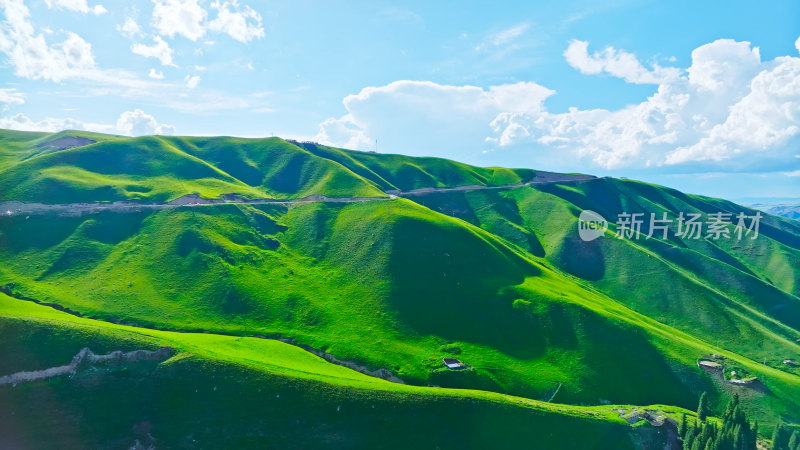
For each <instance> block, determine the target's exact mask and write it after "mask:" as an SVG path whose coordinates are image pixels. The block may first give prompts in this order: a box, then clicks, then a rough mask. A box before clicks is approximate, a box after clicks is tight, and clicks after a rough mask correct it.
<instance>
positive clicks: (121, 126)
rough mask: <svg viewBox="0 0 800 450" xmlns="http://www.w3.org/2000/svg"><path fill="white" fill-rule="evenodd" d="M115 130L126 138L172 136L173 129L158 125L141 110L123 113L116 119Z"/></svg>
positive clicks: (168, 126) (169, 126)
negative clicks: (152, 135) (155, 135)
mask: <svg viewBox="0 0 800 450" xmlns="http://www.w3.org/2000/svg"><path fill="white" fill-rule="evenodd" d="M117 130H118V131H119V132H121V133H122V134H124V135H126V136H143V135H151V134H160V135H166V136H169V135H173V134H175V127H173V126H172V125H167V124H163V123H162V124H159V123H158V122H157V121H156V119H155V117H153V116H151V115H150V114H147V113H145V112H144V111H142V110H141V109H135V110H133V111H125V112H124V113H122V114H120V116H119V119H117Z"/></svg>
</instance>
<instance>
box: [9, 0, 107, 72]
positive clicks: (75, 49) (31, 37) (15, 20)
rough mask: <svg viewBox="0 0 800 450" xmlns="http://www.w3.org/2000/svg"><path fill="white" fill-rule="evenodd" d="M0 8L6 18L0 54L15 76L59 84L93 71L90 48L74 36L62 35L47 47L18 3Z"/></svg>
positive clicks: (22, 4) (24, 7)
mask: <svg viewBox="0 0 800 450" xmlns="http://www.w3.org/2000/svg"><path fill="white" fill-rule="evenodd" d="M0 7H2V8H3V10H4V12H5V16H6V20H5V21H3V22H2V23H0V52H2V53H4V54H5V55H6V57H7V59H8V62H9V63H11V65H12V66H14V73H15V74H16V75H17V76H20V77H24V78H29V79H34V80H37V79H44V80H51V81H62V80H65V79H68V78H76V77H80V76H81V74H82V73H85V72H86V71H90V70H92V69H94V67H95V61H94V56H93V55H92V45H91V44H89V43H88V42H86V41H85V40H83V38H81V37H80V36H78V35H77V34H75V33H72V32H66V39H64V40H63V41H61V42H59V43H56V44H54V45H49V44H48V43H47V41H46V39H45V37H44V34H42V33H36V30H35V29H34V27H33V25H32V24H31V22H30V12H29V11H28V8H27V7H26V6H25V4H24V3H23V2H22V1H21V0H5V1H3V2H0Z"/></svg>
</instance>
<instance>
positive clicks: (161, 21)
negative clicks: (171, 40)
mask: <svg viewBox="0 0 800 450" xmlns="http://www.w3.org/2000/svg"><path fill="white" fill-rule="evenodd" d="M153 3H154V5H153V27H155V29H156V30H157V31H158V32H159V33H160V34H162V35H164V36H169V37H174V36H176V35H180V36H183V37H185V38H187V39H190V40H192V41H196V40H198V39H200V38H201V37H203V36H204V35H205V34H206V17H207V16H208V12H206V10H205V8H203V7H202V6H200V4H199V3H198V2H197V0H153Z"/></svg>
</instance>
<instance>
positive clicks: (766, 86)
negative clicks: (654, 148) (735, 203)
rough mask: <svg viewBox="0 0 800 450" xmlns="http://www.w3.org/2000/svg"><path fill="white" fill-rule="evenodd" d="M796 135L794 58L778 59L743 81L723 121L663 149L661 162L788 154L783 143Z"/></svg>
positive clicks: (799, 124) (799, 131)
mask: <svg viewBox="0 0 800 450" xmlns="http://www.w3.org/2000/svg"><path fill="white" fill-rule="evenodd" d="M799 135H800V58H792V57H783V58H778V59H777V60H776V61H775V63H774V66H773V67H771V68H767V69H765V70H762V71H761V72H759V73H758V75H756V76H755V77H754V78H753V79H752V80H751V81H750V82H749V92H748V93H747V95H745V96H744V97H743V98H742V99H741V100H739V101H738V102H736V103H734V104H733V105H732V106H730V107H729V113H728V116H727V118H726V119H725V120H724V122H721V123H718V124H716V125H714V126H713V127H712V128H711V129H710V130H709V131H708V133H707V134H705V135H704V136H703V137H702V138H701V139H700V140H699V141H698V142H696V143H693V144H691V145H687V146H681V147H679V148H677V149H676V150H675V151H673V152H671V153H669V154H668V155H667V158H666V161H665V162H666V163H667V164H680V163H685V162H691V161H705V160H712V161H726V160H730V159H733V158H739V159H746V160H752V159H761V158H763V157H765V156H772V157H775V156H776V152H781V153H784V155H783V159H789V158H791V154H793V153H794V150H790V148H791V146H789V145H787V144H789V143H790V142H791V141H792V140H793V139H796V138H797V137H798V136H799ZM781 149H783V150H781ZM756 163H757V161H753V164H756Z"/></svg>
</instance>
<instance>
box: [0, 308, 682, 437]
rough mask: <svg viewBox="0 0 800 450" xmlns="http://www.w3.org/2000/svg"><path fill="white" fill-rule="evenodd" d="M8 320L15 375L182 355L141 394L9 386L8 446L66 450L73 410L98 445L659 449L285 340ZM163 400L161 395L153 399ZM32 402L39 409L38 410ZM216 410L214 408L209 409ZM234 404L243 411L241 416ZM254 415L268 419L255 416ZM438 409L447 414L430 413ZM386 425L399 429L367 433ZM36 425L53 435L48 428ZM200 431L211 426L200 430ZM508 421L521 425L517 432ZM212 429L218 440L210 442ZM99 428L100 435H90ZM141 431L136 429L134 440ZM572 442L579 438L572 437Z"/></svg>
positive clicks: (570, 415) (615, 427) (109, 376)
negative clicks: (87, 354)
mask: <svg viewBox="0 0 800 450" xmlns="http://www.w3.org/2000/svg"><path fill="white" fill-rule="evenodd" d="M0 317H1V318H0V336H3V337H4V339H3V341H2V343H0V348H2V349H3V353H4V354H5V355H8V357H7V358H4V360H3V362H2V364H0V367H2V369H3V370H4V371H6V372H10V371H14V370H23V369H27V370H31V369H38V368H43V366H47V365H49V364H52V365H57V364H61V363H64V362H65V361H66V360H68V359H69V358H70V357H71V354H72V353H73V352H76V351H77V349H78V348H80V346H83V345H90V346H91V348H92V349H93V350H94V351H95V352H99V353H102V352H105V351H111V350H118V349H123V350H131V349H136V348H155V347H157V346H163V345H169V346H172V347H174V348H176V349H178V350H179V351H180V352H181V353H179V354H178V355H176V356H175V357H173V358H172V359H170V360H168V361H166V362H165V363H163V364H161V365H159V366H158V367H157V368H154V369H151V370H153V372H151V373H150V374H148V375H147V378H146V379H147V380H148V381H147V384H146V386H147V389H146V390H144V391H143V392H141V393H139V394H137V393H136V390H137V389H138V388H141V387H143V386H142V385H141V382H138V381H133V380H134V379H135V378H130V377H137V376H142V375H141V374H138V373H136V372H133V373H128V372H127V371H123V372H111V373H105V374H99V375H92V374H91V373H89V374H87V375H84V374H79V375H78V376H76V377H75V378H74V379H72V380H66V379H63V378H62V379H52V380H50V381H45V382H37V383H33V384H26V385H20V386H17V387H15V388H10V387H0V399H3V402H4V403H3V404H4V405H5V408H6V409H4V411H14V413H15V417H14V418H13V419H14V420H17V421H19V420H20V419H30V420H32V421H34V422H35V423H33V424H29V423H20V424H19V426H18V427H16V428H13V429H12V430H10V431H7V432H6V433H4V438H6V439H8V438H9V436H11V437H12V438H13V437H16V436H23V437H24V438H27V439H29V440H31V441H32V442H38V444H39V445H46V444H48V443H52V441H51V440H53V441H55V440H58V441H59V442H60V443H61V444H62V445H64V439H65V438H66V439H69V438H70V437H71V436H70V432H69V431H68V430H63V429H62V427H63V426H62V425H61V424H60V423H59V422H58V421H57V420H56V417H57V415H58V414H63V413H64V412H70V413H73V414H76V413H77V414H76V416H77V418H76V420H77V423H78V424H79V425H80V426H81V429H82V431H83V433H82V434H79V435H77V436H75V437H74V439H76V440H79V441H78V442H81V443H82V445H87V446H88V445H89V443H94V444H95V445H109V442H107V440H109V439H115V438H116V439H119V438H120V437H121V436H120V435H122V436H125V435H130V434H131V433H132V431H131V429H130V428H128V429H125V425H127V426H128V427H130V425H131V424H135V423H136V422H137V421H140V420H143V419H146V420H147V422H149V423H150V427H151V428H152V430H151V431H152V434H153V435H155V436H156V439H159V440H160V441H161V442H162V443H167V444H169V443H170V442H176V441H179V440H180V438H181V437H182V436H181V434H182V433H181V432H193V433H195V434H197V438H198V439H200V442H201V443H202V444H200V445H203V446H207V445H209V444H211V443H212V442H213V443H216V445H223V444H222V443H227V444H225V445H230V442H238V444H237V445H238V446H243V447H254V446H263V445H265V443H267V442H270V439H275V438H276V436H275V435H267V436H265V435H256V436H252V435H250V437H251V438H253V439H251V440H246V439H245V440H242V439H243V436H242V433H237V432H233V430H232V429H231V428H230V427H246V428H253V430H251V431H256V430H260V431H261V432H262V433H263V432H264V428H267V429H271V428H273V427H274V425H275V424H276V423H281V422H283V421H286V422H291V421H292V420H294V417H298V418H300V420H302V421H303V422H304V423H326V422H327V423H332V424H336V425H337V428H336V430H337V433H338V434H343V435H349V436H350V439H356V440H357V441H358V442H371V443H373V445H375V444H377V443H378V442H380V440H381V439H387V438H388V437H389V436H393V437H394V438H393V439H392V440H391V441H383V444H384V445H381V446H382V447H386V446H389V447H395V446H397V447H400V446H402V445H407V444H409V443H411V442H417V443H419V442H420V441H419V440H420V439H423V440H426V441H427V442H431V443H437V445H440V446H443V447H445V448H449V447H450V446H451V445H454V444H459V443H460V444H461V445H462V446H463V445H464V444H466V445H467V446H472V447H476V446H481V445H487V444H488V443H489V442H494V443H495V444H496V443H505V444H504V445H512V444H514V445H520V444H524V443H525V441H526V440H528V442H529V440H530V439H531V438H532V437H533V436H535V435H539V436H542V435H544V436H548V440H547V441H546V442H550V443H551V444H545V445H547V446H552V447H558V448H582V447H585V446H591V447H592V448H604V447H605V448H625V447H629V446H632V443H633V442H632V438H635V439H636V441H637V442H639V441H640V440H641V439H657V438H656V437H655V436H652V433H650V432H648V431H647V430H645V429H642V430H639V431H636V430H635V429H630V428H628V427H627V426H626V425H624V422H623V421H622V420H621V419H619V417H618V416H617V414H616V413H615V412H614V411H612V407H611V406H605V407H575V406H567V405H557V404H549V403H542V402H537V401H533V400H529V399H524V398H519V397H511V396H506V395H499V394H495V393H491V392H482V391H474V390H452V389H442V388H421V387H414V386H406V385H399V384H394V383H390V382H386V381H383V380H378V379H375V378H371V377H367V376H365V375H361V374H359V373H357V372H354V371H351V370H349V369H345V368H343V367H341V366H336V365H333V364H330V363H327V362H325V361H324V360H322V359H320V358H318V357H316V356H313V355H311V354H309V353H307V352H305V351H303V350H300V349H299V348H297V347H293V346H291V345H288V344H284V343H281V342H278V341H272V340H265V339H255V338H237V337H229V336H218V335H207V334H191V333H171V332H160V331H155V330H147V329H140V328H134V327H128V326H121V325H113V324H108V323H104V322H99V321H94V320H89V319H81V318H76V317H74V316H70V315H68V314H65V313H62V312H58V311H55V310H52V309H50V308H47V307H43V306H39V305H35V304H32V303H29V302H24V301H20V300H16V299H11V298H9V297H7V296H5V295H3V294H0ZM32 354H35V357H33V358H32V357H31V355H32ZM32 366H33V367H32ZM129 370H132V371H135V370H142V369H141V368H138V369H137V368H136V367H131V368H130V369H129ZM124 385H127V386H128V390H127V391H126V390H124V389H122V386H124ZM212 386H213V388H212ZM192 391H194V392H192ZM153 392H155V393H157V395H158V397H156V398H153V395H152V393H153ZM47 393H49V396H48V395H47ZM42 394H45V395H44V396H43V395H42ZM76 394H77V395H76ZM54 395H55V396H57V397H58V398H60V400H56V399H55V398H54ZM137 395H138V397H135V396H137ZM226 396H230V397H231V400H233V399H234V398H235V399H236V400H235V402H230V403H229V402H228V401H225V400H222V399H225V398H226ZM129 397H130V398H129ZM32 399H33V400H34V402H33V404H35V405H36V410H35V411H32V410H29V409H28V405H29V404H30V402H31V400H32ZM112 399H113V400H115V402H114V403H115V406H114V407H113V410H114V413H113V414H111V415H106V416H105V417H100V416H97V414H96V413H95V412H94V411H97V410H99V409H102V406H103V405H104V404H107V403H108V402H109V401H112ZM259 402H261V403H260V405H259ZM209 403H210V404H211V405H214V406H215V407H214V408H209V407H208V405H209ZM233 405H236V409H232V407H233ZM256 405H258V406H256ZM109 406H110V405H109ZM189 407H191V408H192V409H189ZM254 407H255V408H256V409H257V410H260V414H253V412H254V411H253V409H252V408H254ZM426 410H427V411H428V413H425V412H424V411H426ZM672 410H674V408H673V409H672ZM106 411H108V410H106ZM434 411H435V412H436V414H431V412H434ZM673 413H674V412H673ZM379 417H384V418H391V419H392V420H390V421H388V422H383V421H382V420H379V421H378V422H377V423H372V424H371V426H364V427H360V426H356V425H358V424H362V423H365V422H366V423H369V422H370V421H374V419H370V418H379ZM4 418H5V417H4ZM256 418H259V419H260V420H256ZM478 418H480V420H479V421H476V419H478ZM504 421H507V423H506V425H505V426H504V425H502V423H503V422H504ZM187 422H188V423H187ZM36 423H38V424H40V425H43V424H47V425H48V426H47V427H43V428H40V429H37V428H36V427H35V424H36ZM198 423H205V424H206V425H205V427H198V426H197V424H198ZM467 423H474V426H475V427H476V429H474V430H470V429H468V428H464V427H463V426H464V425H465V424H467ZM509 423H511V424H514V425H515V426H512V427H509V426H508V424H509ZM270 425H272V426H270ZM3 426H5V425H3ZM282 427H283V430H282V433H285V435H279V436H280V440H281V441H284V442H286V444H289V445H298V443H301V442H306V443H307V444H306V445H314V446H319V445H321V444H323V443H324V444H325V445H326V446H328V447H330V446H334V447H340V446H349V445H352V442H350V443H349V444H348V442H346V441H345V442H337V441H333V442H331V441H328V439H329V438H330V436H328V435H327V433H326V432H325V431H324V430H321V429H319V428H317V427H308V428H305V427H304V428H305V429H304V430H302V431H301V430H292V428H293V426H292V425H290V424H289V423H286V424H284V425H282ZM287 427H288V428H287ZM409 427H410V428H409ZM420 427H422V430H424V432H422V431H420V433H411V434H410V435H409V430H410V429H414V430H420ZM209 428H212V429H215V430H217V431H216V433H211V434H209ZM204 429H205V431H204ZM37 430H38V431H37ZM88 430H92V432H91V433H86V431H88ZM478 430H480V431H478ZM179 431H180V432H179ZM476 431H477V432H476ZM72 433H74V431H73V432H72ZM136 433H137V432H136V430H135V428H134V430H133V434H134V435H135V434H136ZM573 433H574V434H576V435H575V436H571V437H570V438H569V439H567V435H569V434H573ZM629 435H630V436H631V437H629ZM134 437H135V436H134ZM131 439H133V438H131ZM409 439H410V441H409ZM0 442H2V441H0ZM272 442H273V444H274V441H272ZM656 442H657V440H656ZM481 443H483V444H481ZM542 443H543V444H544V442H542ZM362 445H363V444H362Z"/></svg>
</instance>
